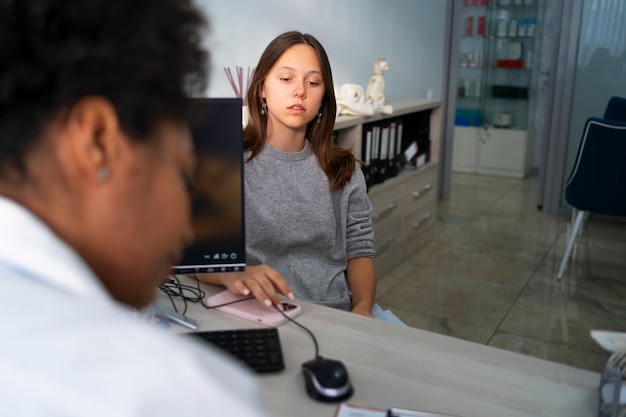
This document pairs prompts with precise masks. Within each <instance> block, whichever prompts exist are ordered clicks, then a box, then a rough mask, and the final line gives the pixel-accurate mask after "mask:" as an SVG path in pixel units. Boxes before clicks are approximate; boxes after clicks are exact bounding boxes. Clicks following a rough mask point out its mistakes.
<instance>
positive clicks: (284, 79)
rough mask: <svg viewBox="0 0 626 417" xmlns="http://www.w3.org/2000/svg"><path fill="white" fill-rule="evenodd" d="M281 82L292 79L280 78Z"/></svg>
mask: <svg viewBox="0 0 626 417" xmlns="http://www.w3.org/2000/svg"><path fill="white" fill-rule="evenodd" d="M280 80H281V81H289V80H291V78H289V77H280Z"/></svg>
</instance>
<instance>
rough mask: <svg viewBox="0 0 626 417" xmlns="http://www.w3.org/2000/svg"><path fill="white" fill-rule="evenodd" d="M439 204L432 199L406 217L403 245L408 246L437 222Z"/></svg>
mask: <svg viewBox="0 0 626 417" xmlns="http://www.w3.org/2000/svg"><path fill="white" fill-rule="evenodd" d="M436 204H437V202H436V201H435V200H434V199H430V200H429V201H428V202H427V203H426V204H423V205H421V206H420V207H419V208H417V209H415V210H413V211H410V212H408V213H407V214H405V215H404V221H403V225H402V228H403V230H402V233H403V238H402V244H403V245H406V244H407V243H409V242H410V241H411V240H412V239H415V238H417V237H418V236H419V235H420V234H422V233H424V231H426V230H428V229H430V228H431V227H432V225H433V224H434V223H435V220H436V217H437V216H436V210H437V205H436Z"/></svg>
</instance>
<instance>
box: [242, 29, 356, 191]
mask: <svg viewBox="0 0 626 417" xmlns="http://www.w3.org/2000/svg"><path fill="white" fill-rule="evenodd" d="M297 44H305V45H309V46H312V47H313V49H315V51H316V52H317V57H318V59H319V61H320V65H321V67H322V78H323V79H324V89H325V93H324V97H323V98H322V105H321V107H320V111H321V113H322V116H321V118H320V121H319V123H318V118H317V117H316V118H314V119H313V120H312V121H311V122H309V124H308V126H307V128H306V138H307V139H308V140H309V141H310V142H311V148H312V149H313V153H314V154H315V156H316V157H317V160H318V162H319V164H320V166H321V167H322V169H323V170H324V173H326V176H327V177H328V179H329V181H330V187H331V190H332V191H337V190H339V189H341V188H343V187H344V186H345V185H346V183H347V182H348V181H350V178H351V177H352V174H353V173H354V169H355V161H356V159H355V158H354V155H352V153H351V152H350V150H348V149H345V148H341V147H339V146H336V145H335V144H333V141H332V133H333V127H334V126H335V113H336V112H337V102H336V100H335V90H334V85H333V75H332V72H331V70H330V63H329V61H328V56H327V55H326V51H325V50H324V48H323V47H322V45H321V44H320V43H319V41H318V40H317V39H315V38H314V37H313V36H311V35H309V34H306V33H300V32H296V31H291V32H285V33H283V34H282V35H279V36H278V37H276V38H275V39H274V40H273V41H272V42H270V44H269V45H268V46H267V48H265V51H263V54H262V55H261V58H260V59H259V63H258V64H257V66H256V70H255V72H254V77H253V78H252V82H251V83H250V87H249V89H248V96H247V100H248V110H249V112H250V119H249V121H248V125H247V126H246V129H245V131H244V135H243V146H244V150H246V151H250V157H249V158H248V161H249V160H251V159H253V158H254V157H255V156H256V155H258V153H259V152H260V150H261V148H262V147H263V145H264V144H265V140H266V137H265V135H266V133H267V117H265V116H263V115H261V107H262V105H263V99H262V97H261V90H262V89H263V83H264V82H265V77H266V76H267V74H268V73H269V72H270V70H271V69H272V67H273V66H274V64H275V63H276V61H278V59H280V57H281V56H282V54H283V53H284V52H285V51H286V50H287V49H289V48H290V47H292V46H294V45H297Z"/></svg>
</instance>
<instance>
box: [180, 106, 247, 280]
mask: <svg viewBox="0 0 626 417" xmlns="http://www.w3.org/2000/svg"><path fill="white" fill-rule="evenodd" d="M190 100H191V101H192V106H193V108H192V111H193V113H192V121H191V132H192V134H193V141H194V144H195V148H196V157H197V162H198V166H197V170H196V175H195V178H194V182H193V185H192V193H191V194H192V208H193V231H194V235H195V238H194V242H193V243H192V244H191V246H189V247H188V248H187V249H186V250H185V253H184V255H183V260H182V261H181V262H180V265H177V266H174V271H173V272H174V273H175V274H194V273H216V272H234V271H243V270H244V269H245V265H246V259H245V256H246V255H245V254H246V245H245V234H244V220H243V219H244V215H243V138H242V127H241V99H238V98H232V99H231V98H193V99H190Z"/></svg>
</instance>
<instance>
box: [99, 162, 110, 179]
mask: <svg viewBox="0 0 626 417" xmlns="http://www.w3.org/2000/svg"><path fill="white" fill-rule="evenodd" d="M96 177H97V178H98V181H100V182H105V181H106V180H108V179H109V168H107V167H106V166H105V165H101V166H99V167H98V171H96Z"/></svg>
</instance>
